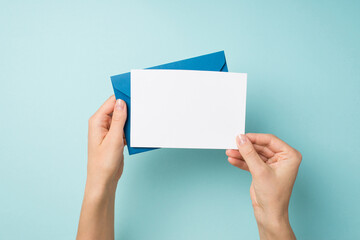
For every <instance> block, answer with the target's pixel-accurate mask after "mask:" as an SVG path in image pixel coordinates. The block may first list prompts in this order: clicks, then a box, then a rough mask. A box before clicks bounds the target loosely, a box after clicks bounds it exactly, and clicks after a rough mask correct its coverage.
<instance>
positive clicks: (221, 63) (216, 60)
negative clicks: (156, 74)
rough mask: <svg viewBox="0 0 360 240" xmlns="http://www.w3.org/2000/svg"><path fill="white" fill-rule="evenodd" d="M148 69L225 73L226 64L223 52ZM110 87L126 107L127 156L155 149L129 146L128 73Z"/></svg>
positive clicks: (115, 80)
mask: <svg viewBox="0 0 360 240" xmlns="http://www.w3.org/2000/svg"><path fill="white" fill-rule="evenodd" d="M148 69H177V70H198V71H216V72H227V71H228V68H227V64H226V58H225V53H224V51H220V52H215V53H210V54H206V55H202V56H199V57H194V58H189V59H185V60H181V61H176V62H171V63H166V64H163V65H159V66H155V67H150V68H148ZM111 82H112V86H113V88H114V93H115V97H116V99H119V98H120V99H122V100H124V101H125V102H126V105H127V116H128V117H127V120H126V123H125V127H124V132H125V138H126V143H127V146H128V150H129V155H132V154H136V153H141V152H146V151H150V150H153V149H156V148H137V147H131V145H130V128H131V126H130V117H131V115H130V110H131V105H130V72H128V73H123V74H120V75H115V76H112V77H111Z"/></svg>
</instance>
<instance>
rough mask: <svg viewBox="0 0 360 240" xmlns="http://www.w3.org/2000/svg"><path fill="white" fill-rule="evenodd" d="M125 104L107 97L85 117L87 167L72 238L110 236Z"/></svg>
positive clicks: (121, 157)
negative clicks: (78, 215) (87, 123)
mask: <svg viewBox="0 0 360 240" xmlns="http://www.w3.org/2000/svg"><path fill="white" fill-rule="evenodd" d="M126 113H127V112H126V104H125V102H124V101H123V100H120V99H119V100H115V97H114V96H111V97H110V98H109V99H108V100H107V101H106V102H105V103H104V104H103V105H102V106H101V107H100V108H99V110H98V111H97V112H96V113H95V114H94V115H93V116H92V117H91V118H90V120H89V136H88V138H89V139H88V166H87V179H86V186H85V194H84V200H83V205H82V208H81V213H80V220H79V227H78V234H77V237H76V239H78V240H82V239H86V240H91V239H114V205H115V191H116V186H117V182H118V180H119V178H120V177H121V174H122V172H123V168H124V155H123V150H124V145H125V143H124V142H125V140H124V132H123V128H124V125H125V121H126V116H127V115H126Z"/></svg>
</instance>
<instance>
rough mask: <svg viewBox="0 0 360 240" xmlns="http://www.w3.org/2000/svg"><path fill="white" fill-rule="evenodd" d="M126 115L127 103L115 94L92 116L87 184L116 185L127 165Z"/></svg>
mask: <svg viewBox="0 0 360 240" xmlns="http://www.w3.org/2000/svg"><path fill="white" fill-rule="evenodd" d="M126 117H127V110H126V103H125V102H124V101H123V100H121V99H118V100H116V99H115V96H114V95H113V96H111V97H110V98H109V99H108V100H107V101H106V102H105V103H104V104H103V105H102V106H101V107H100V108H99V109H98V110H97V112H96V113H95V114H94V115H93V116H92V117H91V118H90V119H89V136H88V167H87V173H88V176H87V185H88V184H89V185H92V186H94V185H98V186H99V185H100V187H104V186H116V185H117V182H118V180H119V179H120V177H121V174H122V172H123V168H124V154H123V150H124V145H125V141H124V131H123V129H124V125H125V121H126Z"/></svg>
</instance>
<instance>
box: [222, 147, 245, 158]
mask: <svg viewBox="0 0 360 240" xmlns="http://www.w3.org/2000/svg"><path fill="white" fill-rule="evenodd" d="M225 153H226V155H227V156H228V157H232V158H238V159H242V160H244V159H243V158H242V156H241V154H240V153H239V150H237V149H236V150H235V149H228V150H226V152H225Z"/></svg>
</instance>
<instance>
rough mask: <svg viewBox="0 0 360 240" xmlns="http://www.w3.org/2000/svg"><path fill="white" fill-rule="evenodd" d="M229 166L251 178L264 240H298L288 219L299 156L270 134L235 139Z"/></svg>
mask: <svg viewBox="0 0 360 240" xmlns="http://www.w3.org/2000/svg"><path fill="white" fill-rule="evenodd" d="M236 142H237V145H238V150H227V151H226V155H227V156H228V160H229V162H230V163H231V164H232V165H234V166H236V167H238V168H240V169H243V170H246V171H250V173H251V175H252V183H251V186H250V197H251V201H252V205H253V208H254V213H255V218H256V221H257V223H258V227H259V233H260V238H261V239H295V235H294V233H293V231H292V229H291V226H290V223H289V217H288V206H289V201H290V196H291V192H292V189H293V185H294V182H295V179H296V175H297V172H298V169H299V165H300V162H301V159H302V156H301V154H300V152H298V151H297V150H295V149H294V148H292V147H290V146H289V145H288V144H286V143H285V142H283V141H282V140H280V139H279V138H277V137H275V136H273V135H269V134H255V133H248V134H246V135H239V136H238V137H236Z"/></svg>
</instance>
